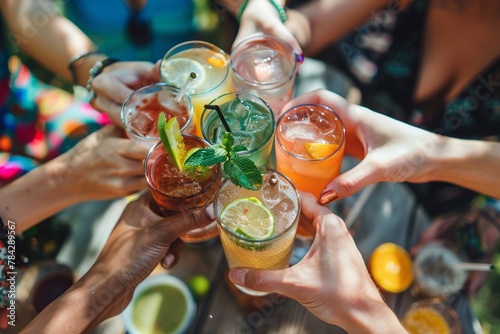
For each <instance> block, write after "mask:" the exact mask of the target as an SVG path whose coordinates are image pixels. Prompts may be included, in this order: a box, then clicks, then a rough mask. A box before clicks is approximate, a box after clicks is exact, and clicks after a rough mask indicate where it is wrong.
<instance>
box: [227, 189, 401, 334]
mask: <svg viewBox="0 0 500 334" xmlns="http://www.w3.org/2000/svg"><path fill="white" fill-rule="evenodd" d="M301 198H302V213H303V214H304V216H305V217H306V218H307V219H310V220H312V221H313V225H315V226H316V236H315V239H314V241H313V243H312V245H311V248H310V249H309V251H308V253H307V254H306V255H305V257H304V258H303V259H302V260H301V261H300V262H299V263H297V264H296V265H294V266H293V267H290V268H287V269H283V270H257V269H249V268H234V269H232V270H231V271H230V273H229V278H230V280H231V281H232V282H233V283H234V284H238V285H242V286H245V287H247V288H249V289H252V290H257V291H271V292H277V293H279V294H282V295H285V296H287V297H290V298H292V299H295V300H296V301H298V302H299V303H301V304H302V305H303V306H304V307H306V308H307V309H308V310H309V311H311V312H312V313H313V314H314V315H315V316H317V317H318V318H320V319H322V320H323V321H326V322H328V323H331V324H335V325H338V326H340V327H342V328H344V329H345V330H347V331H348V332H351V331H352V332H353V333H358V332H360V329H361V328H364V326H363V325H362V324H360V323H356V324H355V321H353V317H354V316H353V314H352V313H354V312H361V313H364V314H363V315H360V316H359V318H358V319H357V320H358V321H360V322H361V323H362V322H364V319H361V318H363V317H365V316H366V317H367V318H368V317H371V316H373V317H375V318H377V316H378V317H380V318H379V319H383V320H384V322H387V323H392V324H394V326H398V325H399V322H398V321H397V318H396V316H395V315H394V314H393V313H392V311H390V309H389V308H388V307H387V305H385V304H384V302H383V300H382V298H381V296H380V294H379V292H378V290H377V287H376V286H375V284H374V283H373V281H372V280H371V278H370V275H369V274H368V271H367V269H366V266H365V264H364V261H363V258H362V257H361V254H360V253H359V251H358V249H357V248H356V245H355V243H354V240H353V239H352V237H351V235H350V233H349V231H348V230H347V228H346V226H345V224H344V222H343V221H342V220H341V219H340V218H339V217H337V216H336V215H334V214H333V213H332V212H331V211H330V210H329V209H327V208H326V207H324V206H322V205H319V204H318V203H317V202H316V198H315V197H314V196H313V195H311V194H309V193H301ZM365 320H366V319H365ZM358 325H359V326H361V327H357V326H358ZM371 328H382V327H377V326H373V324H372V327H371ZM383 328H388V326H387V325H386V326H384V327H383ZM388 332H389V331H388Z"/></svg>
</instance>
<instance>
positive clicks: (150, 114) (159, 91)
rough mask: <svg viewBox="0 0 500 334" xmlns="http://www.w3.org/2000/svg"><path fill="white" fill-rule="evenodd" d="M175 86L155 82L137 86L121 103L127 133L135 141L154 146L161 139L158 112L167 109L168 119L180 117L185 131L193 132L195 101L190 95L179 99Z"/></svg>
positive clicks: (181, 125) (178, 118) (179, 119)
mask: <svg viewBox="0 0 500 334" xmlns="http://www.w3.org/2000/svg"><path fill="white" fill-rule="evenodd" d="M178 94H179V90H178V89H177V88H176V87H173V86H170V85H167V84H164V83H155V84H151V85H147V86H143V87H140V88H138V89H136V90H134V91H133V92H132V93H130V95H129V96H128V97H127V99H126V100H125V102H124V103H123V105H122V109H121V119H122V124H123V127H124V128H125V130H126V131H127V135H128V136H129V138H130V139H132V140H133V141H135V142H138V143H141V144H143V145H145V146H147V147H152V146H153V145H155V144H156V143H157V142H158V141H159V140H160V136H159V135H158V124H157V123H158V115H159V114H160V113H161V112H164V113H165V116H166V118H167V120H168V119H170V118H172V117H177V121H178V122H179V127H180V128H181V131H182V132H183V133H193V132H194V130H195V129H194V124H193V122H192V118H193V105H192V103H191V99H190V98H189V96H187V95H184V96H183V97H182V99H181V100H180V101H177V99H176V97H177V95H178Z"/></svg>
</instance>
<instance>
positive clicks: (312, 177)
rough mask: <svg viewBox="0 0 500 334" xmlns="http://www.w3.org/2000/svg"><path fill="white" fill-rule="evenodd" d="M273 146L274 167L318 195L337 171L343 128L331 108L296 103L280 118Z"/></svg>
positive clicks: (340, 156) (340, 160) (298, 185)
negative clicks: (274, 149) (274, 151)
mask: <svg viewBox="0 0 500 334" xmlns="http://www.w3.org/2000/svg"><path fill="white" fill-rule="evenodd" d="M275 147H276V165H277V169H278V170H279V171H280V172H282V173H283V174H285V175H286V176H288V177H289V178H290V179H291V180H292V182H293V183H294V184H295V186H296V187H297V188H298V189H299V190H302V191H307V192H310V193H312V194H313V195H315V196H316V197H319V195H320V193H321V191H322V190H323V188H324V187H325V186H326V185H327V184H328V182H330V181H331V180H332V179H333V178H334V177H335V176H337V175H339V174H340V167H341V166H342V158H343V156H344V147H345V128H344V125H343V123H342V121H341V120H340V118H339V117H338V116H337V114H336V113H335V112H333V110H331V109H330V108H328V107H326V106H324V105H319V104H303V105H299V106H296V107H293V108H292V109H290V110H288V111H286V112H285V113H284V114H283V115H281V117H280V118H279V120H278V123H277V128H276V144H275Z"/></svg>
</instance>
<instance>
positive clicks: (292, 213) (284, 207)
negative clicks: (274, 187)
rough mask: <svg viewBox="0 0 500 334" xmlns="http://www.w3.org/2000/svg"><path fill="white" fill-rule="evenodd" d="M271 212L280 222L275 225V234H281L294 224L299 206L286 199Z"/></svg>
mask: <svg viewBox="0 0 500 334" xmlns="http://www.w3.org/2000/svg"><path fill="white" fill-rule="evenodd" d="M281 191H283V190H281ZM271 212H272V214H273V216H274V218H275V219H277V220H278V222H276V225H275V226H276V232H275V233H280V232H282V231H283V230H285V229H286V228H287V227H288V226H290V225H291V224H292V223H293V221H294V219H295V217H296V216H297V206H296V205H295V203H294V201H292V199H290V198H288V197H286V198H284V199H282V200H281V201H280V202H279V203H278V204H276V205H275V206H274V207H273V208H272V209H271ZM278 230H281V231H278Z"/></svg>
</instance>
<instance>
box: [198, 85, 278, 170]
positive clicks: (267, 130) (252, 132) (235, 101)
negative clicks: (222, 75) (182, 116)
mask: <svg viewBox="0 0 500 334" xmlns="http://www.w3.org/2000/svg"><path fill="white" fill-rule="evenodd" d="M210 104H211V105H217V106H219V107H220V109H221V111H222V114H223V116H224V118H225V119H226V122H227V123H228V125H229V128H230V129H231V133H232V135H233V137H234V141H235V145H237V144H242V145H245V146H246V148H247V149H248V150H247V151H242V152H239V153H238V154H239V155H241V156H246V157H248V158H250V159H251V160H252V161H253V162H254V163H255V164H256V165H257V166H259V167H264V166H268V167H269V166H270V163H271V150H272V148H273V143H274V140H273V136H274V124H275V123H274V115H273V112H272V110H271V108H270V107H269V105H268V104H267V103H266V102H265V101H264V100H262V99H261V98H259V97H257V96H255V95H253V94H247V93H227V94H224V95H222V96H219V97H217V98H216V99H215V100H213V101H211V102H210ZM200 125H201V130H202V133H203V137H204V138H205V139H206V140H207V141H208V142H209V143H210V144H216V143H219V142H221V140H222V137H223V135H224V133H226V130H225V128H224V126H223V124H222V121H221V119H220V117H219V115H218V113H217V111H216V110H213V109H205V110H204V111H203V114H202V115H201V123H200Z"/></svg>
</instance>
